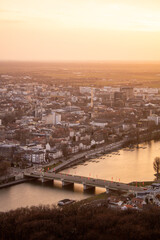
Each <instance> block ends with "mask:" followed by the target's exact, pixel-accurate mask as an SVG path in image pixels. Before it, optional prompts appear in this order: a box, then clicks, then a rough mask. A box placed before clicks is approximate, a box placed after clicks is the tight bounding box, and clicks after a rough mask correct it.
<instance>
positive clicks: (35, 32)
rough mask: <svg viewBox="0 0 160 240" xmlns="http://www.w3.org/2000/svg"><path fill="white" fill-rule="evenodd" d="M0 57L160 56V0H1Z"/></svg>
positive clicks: (132, 58)
mask: <svg viewBox="0 0 160 240" xmlns="http://www.w3.org/2000/svg"><path fill="white" fill-rule="evenodd" d="M0 36H1V39H0V52H1V55H0V60H18V61H21V60H23V61H26V60H29V61H66V60H67V61H68V60H69V61H73V60H76V61H89V60H91V61H97V60H98V61H99V60H107V61H108V60H122V61H159V60H160V55H159V52H160V44H159V42H160V1H159V0H152V1H150V0H145V1H144V0H135V1H128V0H118V1H117V0H115V1H113V0H112V1H111V0H76V1H75V0H68V1H66V0H59V1H56V0H45V1H43V0H34V1H32V0H23V1H22V0H15V1H12V0H1V2H0Z"/></svg>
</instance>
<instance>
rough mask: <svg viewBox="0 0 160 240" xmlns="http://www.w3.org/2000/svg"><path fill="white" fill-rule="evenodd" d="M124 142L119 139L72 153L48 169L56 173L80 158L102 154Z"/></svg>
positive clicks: (120, 145)
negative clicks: (72, 154) (68, 157)
mask: <svg viewBox="0 0 160 240" xmlns="http://www.w3.org/2000/svg"><path fill="white" fill-rule="evenodd" d="M125 142H126V140H122V141H119V142H116V143H111V144H109V145H107V146H105V145H104V146H101V147H99V148H96V149H93V150H88V151H85V152H82V153H78V154H76V155H74V156H73V157H71V158H70V159H69V160H66V161H64V162H63V163H61V164H59V165H58V166H56V167H55V168H53V169H51V170H50V171H51V172H55V173H57V172H59V171H62V170H63V169H65V168H68V167H70V166H71V165H73V164H76V163H78V162H79V161H80V160H81V159H82V158H89V157H92V156H95V155H96V154H103V153H106V152H108V151H112V150H115V149H118V148H120V147H122V146H123V144H124V143H125ZM48 166H49V164H48Z"/></svg>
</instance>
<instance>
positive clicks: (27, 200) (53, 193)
mask: <svg viewBox="0 0 160 240" xmlns="http://www.w3.org/2000/svg"><path fill="white" fill-rule="evenodd" d="M156 156H160V141H157V142H156V141H151V142H149V143H143V144H140V148H138V149H137V148H136V147H134V148H133V149H129V148H124V149H121V150H119V151H116V152H113V153H110V154H105V155H103V156H101V157H98V158H94V159H90V160H88V161H86V162H85V163H83V164H79V165H77V166H75V167H72V168H68V169H66V170H63V171H62V172H63V173H69V174H74V175H81V176H86V177H94V178H100V179H105V180H111V181H112V180H113V181H120V182H125V183H129V182H132V181H152V180H153V179H154V170H153V160H154V158H155V157H156ZM103 191H105V190H104V189H99V188H96V190H95V192H92V193H91V192H85V193H84V192H83V188H82V185H78V184H75V186H74V188H67V189H66V188H65V189H64V188H63V189H62V186H61V183H60V182H55V183H54V184H53V183H51V182H50V183H43V184H42V183H41V182H39V181H33V182H29V183H22V184H19V185H16V186H12V187H8V188H4V189H1V190H0V211H7V210H11V209H16V208H18V207H26V206H32V205H39V204H57V202H58V201H59V200H61V199H64V198H71V199H75V200H81V199H84V198H87V197H89V196H92V195H93V194H98V193H100V192H103Z"/></svg>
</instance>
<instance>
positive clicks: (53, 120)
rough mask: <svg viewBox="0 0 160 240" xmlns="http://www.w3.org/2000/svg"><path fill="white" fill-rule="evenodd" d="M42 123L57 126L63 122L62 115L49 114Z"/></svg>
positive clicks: (43, 118)
mask: <svg viewBox="0 0 160 240" xmlns="http://www.w3.org/2000/svg"><path fill="white" fill-rule="evenodd" d="M42 121H44V122H45V124H53V125H56V124H58V123H60V122H61V114H59V113H56V112H52V113H51V114H49V115H47V116H43V117H42Z"/></svg>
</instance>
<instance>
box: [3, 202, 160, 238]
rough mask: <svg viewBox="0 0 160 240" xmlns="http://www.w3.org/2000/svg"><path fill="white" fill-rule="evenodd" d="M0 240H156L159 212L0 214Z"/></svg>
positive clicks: (76, 209)
mask: <svg viewBox="0 0 160 240" xmlns="http://www.w3.org/2000/svg"><path fill="white" fill-rule="evenodd" d="M0 229H1V231H0V239H1V240H37V239H38V240H44V239H45V240H62V239H63V240H71V239H73V240H74V239H76V240H104V239H107V240H121V239H123V240H144V239H145V240H153V239H154V240H158V239H160V209H157V208H152V209H148V210H144V211H133V210H132V211H118V210H111V209H108V208H107V207H106V206H105V207H104V206H100V207H95V206H94V207H93V206H90V205H89V206H88V205H87V207H85V206H80V205H78V204H77V205H76V204H75V205H71V206H68V207H65V208H64V209H61V208H56V207H53V208H51V207H49V206H39V207H31V208H20V209H17V210H15V211H9V212H6V213H0Z"/></svg>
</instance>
